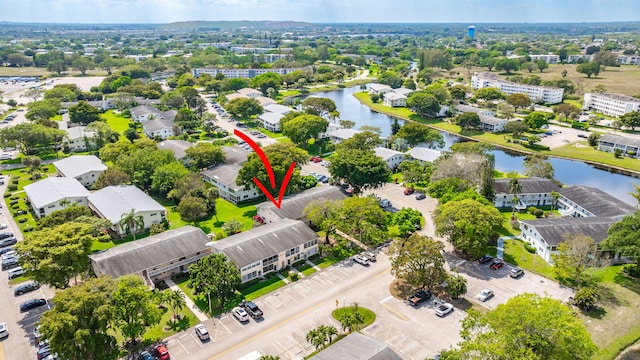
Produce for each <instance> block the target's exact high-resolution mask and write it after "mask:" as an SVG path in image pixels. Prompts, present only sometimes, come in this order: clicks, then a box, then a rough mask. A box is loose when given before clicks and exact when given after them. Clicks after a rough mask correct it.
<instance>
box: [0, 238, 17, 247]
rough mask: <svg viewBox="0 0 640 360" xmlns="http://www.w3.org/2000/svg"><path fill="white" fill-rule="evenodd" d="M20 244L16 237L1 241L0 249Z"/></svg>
mask: <svg viewBox="0 0 640 360" xmlns="http://www.w3.org/2000/svg"><path fill="white" fill-rule="evenodd" d="M17 242H18V239H16V238H14V237H9V238H4V239H2V240H0V247H5V246H11V245H15V244H16V243H17Z"/></svg>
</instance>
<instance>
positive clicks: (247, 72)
mask: <svg viewBox="0 0 640 360" xmlns="http://www.w3.org/2000/svg"><path fill="white" fill-rule="evenodd" d="M296 70H302V71H304V70H309V69H308V68H272V69H193V76H194V77H199V76H200V74H209V75H211V76H216V75H218V74H222V75H224V77H226V78H250V79H251V78H254V77H256V76H258V75H262V74H265V73H268V72H272V73H276V74H278V75H285V74H289V73H292V72H294V71H296Z"/></svg>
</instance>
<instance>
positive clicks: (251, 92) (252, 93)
mask: <svg viewBox="0 0 640 360" xmlns="http://www.w3.org/2000/svg"><path fill="white" fill-rule="evenodd" d="M238 94H240V95H242V96H244V97H246V98H249V99H255V98H257V97H258V96H261V95H262V93H261V92H260V91H258V90H256V89H252V88H242V89H240V90H238Z"/></svg>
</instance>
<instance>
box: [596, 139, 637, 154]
mask: <svg viewBox="0 0 640 360" xmlns="http://www.w3.org/2000/svg"><path fill="white" fill-rule="evenodd" d="M615 149H620V151H622V153H623V154H625V156H630V157H635V158H640V139H635V138H630V137H627V136H620V135H611V134H605V135H602V136H601V137H600V138H599V139H598V150H600V151H606V152H610V153H612V152H614V151H615Z"/></svg>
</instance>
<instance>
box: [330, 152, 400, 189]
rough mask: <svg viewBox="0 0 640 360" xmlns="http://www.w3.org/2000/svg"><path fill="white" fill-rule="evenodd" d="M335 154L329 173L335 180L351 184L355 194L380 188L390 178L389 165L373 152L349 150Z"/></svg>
mask: <svg viewBox="0 0 640 360" xmlns="http://www.w3.org/2000/svg"><path fill="white" fill-rule="evenodd" d="M335 154H336V155H335V156H334V157H333V160H332V161H331V164H329V172H330V173H331V176H333V178H334V179H336V180H342V181H344V182H345V183H347V184H350V185H351V186H352V187H353V189H354V193H355V194H359V193H360V191H361V190H363V189H369V188H371V189H374V188H377V187H380V186H382V185H383V184H384V183H386V182H387V179H388V178H389V168H388V166H387V163H386V162H384V160H382V159H381V158H380V157H378V156H377V155H376V154H375V153H374V152H373V151H372V150H359V149H347V150H338V151H336V153H335Z"/></svg>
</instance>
